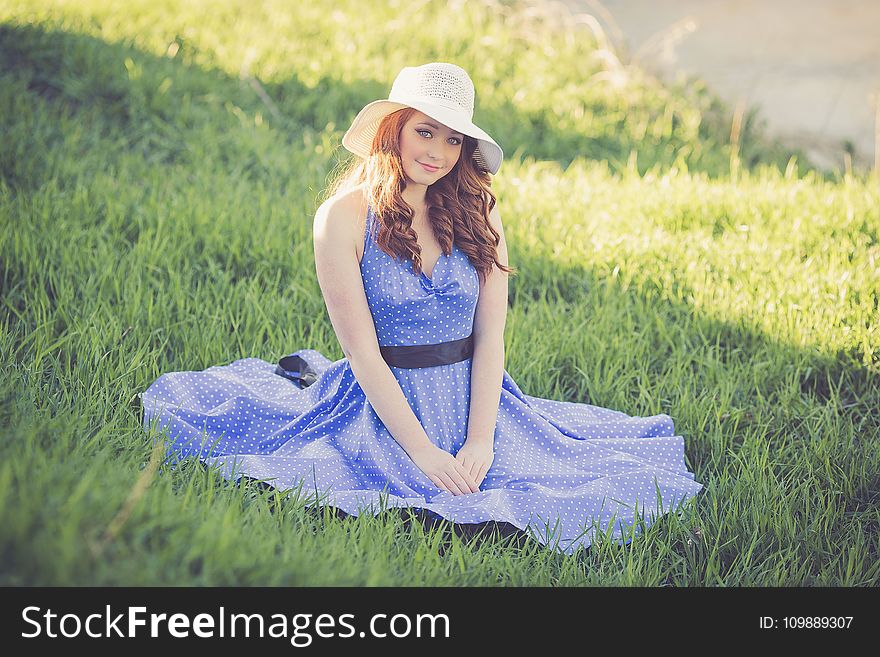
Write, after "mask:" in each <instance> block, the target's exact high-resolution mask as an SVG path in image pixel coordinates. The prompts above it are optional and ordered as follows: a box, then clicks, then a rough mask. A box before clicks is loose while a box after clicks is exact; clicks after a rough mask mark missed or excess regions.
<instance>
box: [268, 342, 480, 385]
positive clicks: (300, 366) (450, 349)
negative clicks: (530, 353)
mask: <svg viewBox="0 0 880 657" xmlns="http://www.w3.org/2000/svg"><path fill="white" fill-rule="evenodd" d="M379 351H380V352H381V353H382V358H384V359H385V362H386V363H388V364H389V365H390V366H392V367H407V368H411V367H435V366H437V365H449V364H450V363H457V362H459V361H462V360H465V359H466V358H470V357H471V356H473V355H474V334H473V333H471V334H470V335H469V336H467V337H466V338H462V339H461V340H452V341H450V342H440V343H438V344H418V345H406V346H403V347H379ZM275 374H278V375H279V376H283V377H284V378H285V379H290V380H291V381H293V382H294V383H296V384H297V385H298V386H299V387H300V388H306V387H308V386H310V385H312V384H313V383H314V382H315V381H317V380H318V373H317V372H316V371H315V369H314V368H313V367H312V366H311V365H309V363H308V362H307V361H306V360H305V359H304V358H303V357H302V356H298V355H296V354H291V355H289V356H285V357H284V358H282V359H281V360H280V361H278V365H277V367H276V368H275Z"/></svg>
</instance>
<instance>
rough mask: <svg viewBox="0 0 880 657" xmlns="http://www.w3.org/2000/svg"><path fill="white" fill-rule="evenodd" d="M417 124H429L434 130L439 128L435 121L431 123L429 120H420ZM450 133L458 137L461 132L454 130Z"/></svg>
mask: <svg viewBox="0 0 880 657" xmlns="http://www.w3.org/2000/svg"><path fill="white" fill-rule="evenodd" d="M418 125H429V126H431V127H432V128H434V130H439V129H440V126H439V125H437V124H436V123H431V122H429V121H420V122H419V124H418ZM452 134H454V135H458V136H459V137H461V136H462V134H461V133H460V132H455V131H453V132H452Z"/></svg>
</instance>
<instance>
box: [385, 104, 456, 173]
mask: <svg viewBox="0 0 880 657" xmlns="http://www.w3.org/2000/svg"><path fill="white" fill-rule="evenodd" d="M463 142H464V135H462V134H461V133H460V132H455V131H454V130H451V129H449V128H447V127H446V126H445V125H443V124H442V123H440V122H439V121H436V120H434V119H432V118H431V117H429V116H428V115H427V114H424V113H422V112H418V111H417V112H416V113H415V114H413V115H412V116H411V117H410V119H409V121H407V122H406V124H405V125H404V126H403V130H402V131H401V133H400V160H401V162H402V163H403V170H404V172H405V173H406V175H407V177H408V178H409V179H410V180H411V181H412V182H414V183H417V184H421V185H432V184H434V183H435V182H437V181H438V180H440V178H442V177H443V176H445V175H446V174H447V173H449V172H450V171H451V170H452V167H454V166H455V163H456V162H458V158H459V157H461V149H462V144H463ZM422 165H432V166H433V167H435V168H429V167H425V166H422Z"/></svg>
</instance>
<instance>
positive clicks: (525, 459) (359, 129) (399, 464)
mask: <svg viewBox="0 0 880 657" xmlns="http://www.w3.org/2000/svg"><path fill="white" fill-rule="evenodd" d="M473 108H474V86H473V83H472V82H471V79H470V77H469V76H468V74H467V73H466V72H465V71H464V70H463V69H461V68H460V67H458V66H455V65H453V64H449V63H431V64H425V65H423V66H418V67H406V68H404V69H403V70H402V71H401V72H400V74H399V75H398V76H397V79H396V80H395V82H394V85H393V86H392V90H391V93H390V95H389V97H388V99H384V100H376V101H374V102H371V103H369V104H368V105H366V106H365V107H364V108H363V109H362V110H361V111H360V112H359V113H358V115H357V117H356V118H355V119H354V122H353V123H352V125H351V127H350V128H349V130H348V131H347V132H346V134H345V136H344V137H343V140H342V143H343V145H344V146H345V147H346V148H347V149H348V150H350V151H351V152H352V153H354V154H355V155H357V156H358V159H356V160H354V162H353V165H352V166H351V167H350V168H349V170H348V171H347V172H345V173H344V174H343V175H342V176H341V178H340V180H339V182H338V183H337V184H336V185H335V186H334V188H333V190H332V193H331V195H330V197H329V198H328V199H327V200H326V201H325V202H324V203H323V204H322V205H321V207H320V208H319V209H318V211H317V213H316V216H315V222H314V245H315V264H316V268H317V274H318V281H319V284H320V288H321V292H322V294H323V296H324V300H325V303H326V305H327V310H328V314H329V317H330V321H331V323H332V325H333V328H334V330H335V332H336V335H337V337H338V339H339V343H340V345H341V346H342V351H343V353H344V354H345V357H344V358H342V359H340V360H337V361H335V362H331V361H330V360H329V359H327V358H326V357H325V356H324V355H323V354H321V353H320V352H318V351H315V350H312V349H301V350H300V351H297V352H294V353H292V354H290V355H289V356H287V357H285V358H283V359H281V361H280V364H279V366H278V367H276V366H275V365H274V364H270V363H267V362H265V361H263V360H260V359H257V358H244V359H242V360H238V361H235V362H233V363H231V364H229V365H224V366H215V367H211V368H208V369H207V370H204V371H202V372H172V373H168V374H164V375H163V376H161V377H159V379H157V380H156V382H154V383H153V384H152V385H151V386H150V388H149V389H148V390H147V391H145V392H144V393H143V395H142V400H143V404H144V422H145V423H149V422H151V421H152V420H154V419H156V420H159V421H160V422H159V423H160V424H161V425H164V426H165V427H167V428H168V430H169V434H170V435H171V437H172V442H171V444H170V451H171V453H172V455H173V456H177V457H185V456H190V455H195V456H198V457H199V458H200V459H201V460H202V461H203V462H205V463H208V464H210V465H213V466H217V467H219V468H221V471H222V473H223V474H224V476H226V477H227V478H230V479H234V480H237V479H239V478H240V477H242V476H247V477H250V478H256V479H263V480H266V481H268V482H269V483H270V484H272V485H273V486H275V487H277V488H279V489H285V490H287V489H291V488H296V489H297V492H298V493H299V492H300V491H304V492H305V493H304V494H308V492H309V491H312V492H314V493H315V495H314V499H313V500H311V503H314V504H329V505H332V506H334V507H336V508H339V509H342V510H343V511H345V512H346V513H348V514H351V515H358V514H360V513H363V512H368V513H374V514H375V513H378V512H379V511H381V510H383V509H385V508H389V507H411V508H416V509H422V510H425V511H427V512H429V513H430V514H434V515H435V516H439V517H442V518H446V519H448V520H451V521H453V522H455V523H463V524H471V523H482V522H486V521H495V522H502V523H510V524H512V525H514V526H516V527H518V528H519V529H521V530H525V531H527V532H528V533H530V534H532V535H533V536H534V537H535V538H537V540H539V541H540V542H542V543H544V544H547V545H551V544H552V546H553V547H554V548H555V549H559V550H561V551H562V552H564V553H567V554H571V553H573V552H574V551H575V550H576V549H578V548H580V547H586V546H589V545H590V544H591V540H592V534H591V532H592V531H593V530H601V531H604V532H606V533H607V531H608V527H609V525H611V524H614V527H613V528H612V535H613V536H614V537H620V536H621V535H623V534H626V533H627V532H628V531H630V529H631V528H632V529H633V530H634V531H633V533H636V532H637V531H638V526H634V523H635V521H636V520H637V519H638V518H637V514H638V516H641V517H642V519H643V520H645V523H646V524H649V523H650V522H652V521H653V520H654V519H656V517H658V516H659V515H662V514H664V513H668V512H670V511H672V510H673V509H675V508H677V506H678V505H680V504H681V503H683V502H684V501H686V500H687V499H689V498H691V497H693V496H695V495H696V494H697V493H698V492H699V491H700V490H701V489H702V485H701V484H699V483H697V482H696V481H695V480H694V475H693V474H692V473H690V472H689V471H688V469H687V466H686V464H685V458H684V439H683V438H682V437H681V436H678V435H676V434H675V431H674V425H673V421H672V419H671V418H670V417H669V416H668V415H655V416H650V417H638V416H629V415H626V414H625V413H622V412H619V411H615V410H611V409H605V408H601V407H597V406H592V405H589V404H584V403H574V402H564V401H555V400H550V399H542V398H538V397H533V396H530V395H526V394H524V393H523V392H522V391H521V390H520V388H519V387H518V386H517V384H516V383H515V382H514V380H513V379H512V378H511V376H510V375H509V374H508V372H507V371H506V370H505V369H504V342H503V334H504V326H505V319H506V314H507V281H508V275H509V274H515V270H513V269H512V268H510V267H509V266H508V263H507V260H508V253H507V245H506V241H505V237H504V230H503V225H502V220H501V213H500V212H499V209H498V206H497V204H496V199H495V197H494V195H493V194H492V192H491V189H490V185H491V178H490V174H495V173H497V172H498V169H499V167H500V166H501V162H502V159H503V153H502V150H501V148H500V147H499V146H498V144H497V143H495V141H494V140H493V139H492V138H491V137H490V136H489V135H488V134H486V132H484V131H483V130H482V129H480V128H479V127H477V126H476V125H474V123H473V122H472V117H473ZM279 375H280V376H279Z"/></svg>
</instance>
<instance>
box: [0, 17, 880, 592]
mask: <svg viewBox="0 0 880 657" xmlns="http://www.w3.org/2000/svg"><path fill="white" fill-rule="evenodd" d="M393 4H394V3H388V4H387V5H385V4H381V5H380V4H373V3H370V4H364V3H357V2H333V3H328V4H327V5H324V6H318V5H315V6H314V7H312V6H308V7H306V6H302V7H300V6H298V3H291V5H290V6H289V5H288V3H280V2H278V3H274V4H273V3H268V2H267V3H253V2H248V3H228V4H227V5H226V6H225V7H220V8H218V9H216V10H214V9H213V8H214V3H211V7H212V11H207V9H206V7H207V6H208V5H207V3H185V4H184V3H182V4H181V6H177V5H176V3H170V2H167V3H155V2H150V3H146V2H144V3H129V4H128V6H127V9H126V11H125V12H120V11H118V10H111V9H110V7H111V4H110V3H98V2H77V3H57V2H54V3H48V2H42V3H40V2H28V3H8V2H2V1H0V62H2V65H0V66H2V67H0V75H2V77H0V121H2V124H0V126H2V131H3V139H2V141H0V149H2V151H0V229H2V230H0V272H2V278H0V285H2V306H0V309H2V311H0V367H2V371H3V372H4V373H5V376H4V377H3V378H2V379H0V431H2V442H0V447H2V450H3V451H2V456H3V458H2V459H0V527H2V528H3V529H2V532H0V546H2V554H3V561H2V563H3V566H2V570H0V583H3V584H6V585H10V584H54V585H71V584H79V585H156V584H166V585H178V584H192V585H202V584H205V585H217V584H248V585H275V584H287V585H330V584H333V585H347V584H354V585H497V584H503V585H557V586H569V585H592V584H603V585H648V586H657V585H677V586H683V585H707V586H752V585H766V586H780V585H819V586H825V585H842V586H876V585H877V583H878V581H880V565H878V564H880V559H878V534H880V511H878V503H880V492H878V491H880V449H878V438H880V416H878V414H877V408H878V407H880V329H878V326H880V319H878V290H880V240H878V233H880V186H878V180H877V178H876V177H875V178H865V177H859V176H855V177H854V176H844V177H840V176H834V175H829V174H827V173H823V172H819V171H815V170H812V169H810V168H809V167H808V166H805V163H804V162H803V159H802V158H798V159H797V161H798V162H800V164H797V163H796V161H795V160H794V159H792V157H791V154H790V153H781V152H780V151H778V150H777V147H776V146H774V145H772V144H769V142H767V141H766V140H764V139H762V138H760V135H759V134H758V133H757V132H754V133H750V132H749V131H748V130H747V131H746V133H745V135H744V138H743V141H742V142H741V143H742V147H741V150H740V151H738V152H737V153H733V152H732V151H731V148H730V145H729V144H728V143H727V142H726V135H727V133H728V132H729V123H726V122H727V121H728V120H729V118H728V115H727V114H726V111H727V110H724V109H723V108H720V106H719V105H718V104H717V100H715V99H712V98H711V97H710V96H709V94H708V92H705V90H703V91H699V90H698V91H694V90H674V89H673V90H669V89H663V88H662V87H660V86H659V85H657V84H656V83H655V82H653V81H651V80H650V79H649V78H647V77H644V76H641V75H640V74H639V73H638V72H637V71H630V74H629V76H628V78H627V82H626V83H625V84H624V85H623V86H622V87H612V86H610V85H607V84H603V83H600V82H596V81H594V82H592V83H590V84H584V83H583V81H584V80H588V79H589V76H590V75H593V74H595V73H598V72H601V67H600V66H599V64H598V63H597V60H595V59H591V58H590V54H591V52H595V50H596V48H597V44H596V43H594V42H591V41H590V40H589V39H587V38H586V35H585V34H583V33H577V34H575V33H574V32H573V31H572V30H571V29H563V30H555V31H553V30H551V27H550V26H548V25H544V24H542V23H533V24H531V27H527V26H526V25H525V24H524V23H523V22H522V21H524V20H525V19H517V18H516V16H520V15H521V14H517V13H512V15H511V16H509V17H508V21H507V23H506V24H504V23H502V21H501V20H500V19H499V18H498V11H500V10H499V9H496V10H494V12H492V11H489V10H488V9H484V8H483V6H482V5H481V4H480V3H466V4H450V5H446V4H445V3H437V2H428V3H426V4H425V5H424V6H421V7H420V8H419V9H418V11H412V12H410V9H408V10H407V11H406V12H404V7H410V5H409V3H399V5H398V6H396V7H395V6H392V5H393ZM273 7H274V11H273V9H272V8H273ZM449 7H452V8H453V9H454V11H452V10H451V9H449ZM244 8H249V10H248V11H247V12H245V11H243V9H244ZM509 11H510V12H514V9H509ZM276 12H280V13H276ZM402 16H407V17H409V18H408V19H407V20H406V21H405V22H403V21H404V19H403V18H402ZM233 18H235V20H233ZM440 18H444V20H442V21H441V20H439V19H440ZM416 20H418V21H420V22H419V23H415V21H416ZM395 21H397V22H395ZM410 21H412V22H410ZM414 24H416V25H418V24H421V25H422V27H421V28H419V29H417V30H416V31H415V32H412V33H404V32H403V31H402V30H404V29H410V28H411V29H415V28H414V27H413V25H414ZM342 26H346V29H345V30H342ZM426 26H427V27H426ZM481 42H482V43H483V44H484V45H483V46H481V45H480V44H481ZM389 43H393V44H394V46H393V47H389ZM169 44H177V45H176V46H171V47H169ZM485 44H491V47H492V48H493V53H494V56H493V58H492V59H491V60H489V59H488V58H487V57H486V56H485V51H484V48H485V47H486V46H485ZM249 48H251V49H252V51H251V52H252V54H251V55H248V54H247V53H248V52H249V50H248V49H249ZM248 58H250V62H249V63H248V65H247V70H248V72H249V73H248V74H247V75H245V76H244V77H242V75H241V70H242V62H243V61H245V60H248ZM435 59H446V60H452V61H455V62H457V63H460V64H461V65H463V66H465V67H466V68H467V69H468V70H469V71H470V72H471V73H472V76H473V78H474V80H475V83H476V86H477V98H478V110H477V113H476V116H475V120H476V121H477V123H479V124H480V125H483V126H484V127H485V128H486V129H487V131H488V132H489V133H490V134H492V135H493V136H495V137H496V138H497V139H498V141H499V143H501V145H502V146H503V147H505V152H506V156H507V157H506V159H505V163H504V165H503V167H502V170H501V172H500V175H499V176H497V177H496V178H495V181H494V190H495V192H496V193H497V195H498V198H499V203H500V208H501V212H502V216H503V218H504V223H505V232H506V235H507V241H508V245H509V250H510V259H511V263H512V264H513V265H514V266H516V267H518V268H519V270H520V272H521V274H520V276H518V277H516V278H514V279H512V281H511V288H510V308H509V315H508V322H507V329H506V334H505V344H506V346H507V354H506V355H507V359H506V363H505V367H506V368H507V369H508V371H509V372H510V373H511V375H512V376H513V378H514V379H515V380H516V381H517V383H518V384H519V385H520V387H521V388H522V389H523V390H524V391H525V392H527V393H528V394H532V395H537V396H541V397H547V398H553V399H563V400H568V401H580V402H588V403H592V404H597V405H601V406H605V407H609V408H615V409H619V410H623V411H625V412H628V413H630V414H633V415H648V414H654V413H668V414H670V415H671V416H672V417H673V418H674V419H675V421H676V429H677V432H678V433H680V434H681V435H683V436H684V437H685V439H686V449H687V458H688V462H689V465H690V467H691V469H692V470H693V472H694V473H695V477H696V479H697V480H698V481H700V482H703V483H704V484H705V489H704V490H703V491H702V492H701V493H700V495H699V496H698V497H697V498H696V499H695V502H694V505H693V507H692V511H691V512H689V513H687V514H683V515H682V516H676V515H670V516H666V517H664V518H663V519H662V520H660V521H659V522H657V523H656V524H654V525H652V526H651V527H650V528H648V529H647V531H645V532H644V533H643V534H642V535H641V536H639V537H638V538H637V540H634V541H633V542H632V543H631V544H630V545H628V546H618V545H616V544H615V543H614V542H613V541H607V540H606V541H602V540H600V541H598V542H597V543H596V544H595V545H594V546H593V547H592V548H591V549H590V550H589V551H587V552H582V553H580V554H579V555H577V556H575V557H565V556H562V555H558V554H555V553H553V552H551V551H550V550H547V549H545V548H541V547H540V546H538V545H536V544H526V545H525V546H522V547H517V546H514V545H510V544H508V543H507V542H505V541H481V542H472V541H469V540H462V539H461V538H460V537H459V536H457V535H455V534H449V533H448V532H444V531H441V529H442V528H440V529H438V528H426V527H423V526H422V525H421V524H420V523H409V524H406V523H404V522H403V521H402V520H401V518H399V517H397V516H392V515H387V516H379V517H376V518H374V517H367V516H362V517H359V518H349V519H345V520H341V519H339V518H336V517H333V516H332V515H331V514H329V513H324V514H317V515H316V514H312V513H310V512H308V510H307V509H305V508H303V506H302V505H301V504H300V503H298V502H297V500H295V499H283V498H282V497H281V496H280V495H278V494H277V493H274V492H271V491H265V490H263V489H262V488H260V487H258V486H256V485H254V484H246V485H242V486H234V485H231V484H229V483H228V482H226V481H224V480H222V479H221V478H219V477H218V476H217V475H215V474H213V473H211V472H210V471H206V470H204V469H202V468H199V467H195V466H193V465H192V464H190V465H189V466H187V467H183V468H180V469H178V470H174V471H167V470H164V469H159V470H154V469H153V465H155V460H152V461H151V444H152V438H154V436H150V435H148V434H146V433H145V432H144V431H143V429H142V428H141V425H140V420H139V413H140V409H139V408H138V399H137V396H136V395H137V393H138V392H140V391H142V390H144V389H145V388H146V387H147V386H148V385H149V384H150V383H151V382H152V381H153V380H155V378H156V377H158V376H159V375H160V374H162V373H163V372H168V371H177V370H199V369H204V368H206V367H209V366H211V365H216V364H224V363H228V362H231V361H233V360H235V359H238V358H243V357H248V356H255V357H260V358H263V359H265V360H267V361H270V362H271V361H274V360H276V359H277V358H278V357H279V356H281V355H284V354H287V353H290V352H292V351H294V350H296V349H300V348H305V347H309V348H314V349H318V350H320V351H322V352H323V353H324V354H326V355H327V356H328V357H330V358H332V359H336V358H341V357H342V354H341V350H340V348H339V345H338V343H337V341H336V338H335V336H334V334H333V330H332V326H331V324H330V322H329V319H328V318H327V316H326V311H325V308H324V303H323V300H322V298H321V294H320V290H319V288H318V285H317V280H316V277H315V273H314V262H313V257H312V244H311V217H312V215H313V213H314V210H315V208H316V205H317V203H318V201H319V200H320V193H321V191H322V189H323V188H324V186H325V184H326V181H327V178H328V175H329V174H330V173H331V172H332V170H333V168H334V167H335V166H336V165H337V163H338V159H339V158H340V157H342V155H343V152H341V150H340V146H339V144H340V139H341V135H342V133H343V132H344V130H345V129H346V128H347V126H348V122H349V121H350V120H351V118H352V117H353V116H354V114H355V113H356V112H357V110H358V109H360V107H361V106H363V104H364V103H366V102H368V101H369V100H373V99H375V98H380V97H384V96H385V95H386V94H387V92H388V86H389V85H390V82H391V80H392V79H393V77H394V75H395V74H396V72H397V71H398V70H399V68H400V67H401V66H403V65H407V64H412V63H414V62H415V63H419V62H423V61H431V60H435ZM251 75H252V76H256V77H255V78H252V77H250V76H251ZM257 80H259V82H257ZM263 94H265V95H263ZM266 98H268V99H269V100H268V101H267V100H266ZM578 107H581V110H578V109H577V108H578ZM535 363H538V364H539V366H538V367H535V366H534V364H535Z"/></svg>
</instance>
